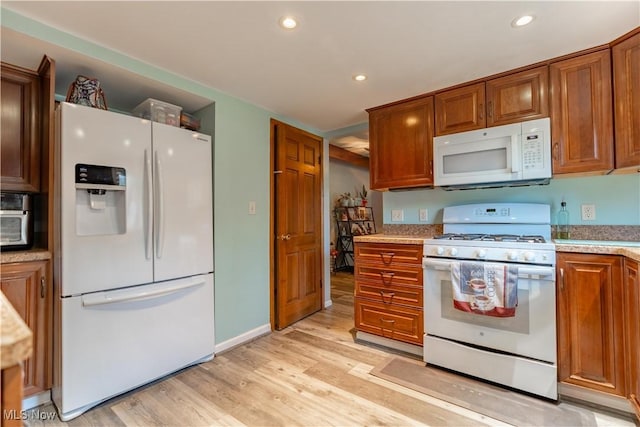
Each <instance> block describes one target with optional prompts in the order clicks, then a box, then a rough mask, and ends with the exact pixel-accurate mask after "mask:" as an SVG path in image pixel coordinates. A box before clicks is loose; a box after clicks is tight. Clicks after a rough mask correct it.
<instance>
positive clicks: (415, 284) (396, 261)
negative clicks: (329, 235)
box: [354, 242, 424, 346]
mask: <svg viewBox="0 0 640 427" xmlns="http://www.w3.org/2000/svg"><path fill="white" fill-rule="evenodd" d="M354 274H355V299H354V310H355V325H356V329H357V330H358V331H362V332H367V333H370V334H374V335H379V336H381V337H385V338H390V339H394V340H398V341H403V342H406V343H410V344H414V345H418V346H422V342H423V333H424V316H423V283H422V280H423V279H422V278H423V275H422V245H418V244H415V245H414V244H406V245H405V244H385V243H357V242H356V244H355V269H354Z"/></svg>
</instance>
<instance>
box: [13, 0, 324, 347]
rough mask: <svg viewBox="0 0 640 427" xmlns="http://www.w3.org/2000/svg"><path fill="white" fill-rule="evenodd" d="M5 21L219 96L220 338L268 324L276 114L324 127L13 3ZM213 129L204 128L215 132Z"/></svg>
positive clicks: (217, 280)
mask: <svg viewBox="0 0 640 427" xmlns="http://www.w3.org/2000/svg"><path fill="white" fill-rule="evenodd" d="M1 19H2V26H3V27H7V28H10V29H12V30H15V31H19V32H22V33H24V34H27V35H29V36H31V37H34V38H38V39H42V40H46V41H47V42H49V43H52V44H56V45H59V46H62V47H64V48H67V49H70V50H74V51H77V52H79V53H81V54H83V55H85V56H87V57H93V58H97V59H100V60H103V61H105V62H108V63H111V64H114V65H116V66H119V67H122V68H123V69H126V70H129V71H131V72H132V73H136V74H140V75H143V76H146V77H148V78H150V79H154V80H157V81H159V82H162V83H164V84H166V85H169V86H173V87H176V88H179V89H182V90H185V91H188V92H191V93H194V94H197V95H199V96H201V97H205V98H210V99H211V100H212V102H215V106H211V107H207V108H205V109H203V110H201V111H199V112H198V113H197V115H198V116H199V117H201V118H204V119H205V120H203V123H204V124H205V125H206V126H209V127H210V126H211V124H212V123H215V129H214V132H213V134H212V136H213V140H214V142H213V144H214V232H215V239H214V240H215V244H214V251H215V252H214V261H215V296H216V301H215V310H216V312H215V321H216V328H215V329H216V343H217V344H219V343H221V342H224V341H227V340H230V339H232V338H235V337H237V336H239V335H241V334H243V333H246V332H249V331H251V330H253V329H256V328H259V327H261V326H264V325H268V324H269V322H270V313H269V218H270V216H269V190H270V189H269V158H270V155H269V152H270V126H269V121H270V119H271V118H272V117H273V118H276V119H278V120H281V121H283V122H286V123H289V124H291V125H293V126H297V127H300V128H302V129H305V130H307V131H309V132H312V133H314V134H317V135H321V133H320V132H318V131H317V130H316V129H313V128H310V127H309V126H305V125H304V124H302V123H299V122H296V121H294V120H291V119H288V118H286V117H281V116H278V115H276V114H273V113H271V112H269V111H267V110H264V109H261V108H259V107H256V106H254V105H251V104H248V103H246V102H244V101H241V100H238V99H236V98H233V97H231V96H229V95H227V94H224V93H222V92H220V91H218V90H216V89H214V88H210V87H206V86H203V85H200V84H198V83H195V82H193V81H190V80H186V79H184V78H182V77H179V76H176V75H173V74H171V73H169V72H167V71H164V70H161V69H158V68H155V67H153V66H150V65H148V64H145V63H142V62H140V61H138V60H135V59H133V58H129V57H127V56H125V55H122V54H120V53H117V52H114V51H111V50H109V49H106V48H104V47H101V46H98V45H95V44H93V43H91V42H88V41H86V40H83V39H80V38H78V37H75V36H72V35H70V34H67V33H64V32H62V31H59V30H56V29H54V28H51V27H48V26H46V25H44V24H42V23H40V22H37V21H34V20H31V19H29V18H26V17H23V16H21V15H19V14H16V13H14V12H12V11H9V10H7V9H4V8H2V10H1ZM44 53H46V52H43V54H44ZM54 59H55V58H54ZM211 114H215V117H213V118H212V117H210V116H209V115H211ZM208 116H209V117H208ZM211 130H212V129H203V131H208V132H211ZM321 136H322V135H321ZM249 201H255V202H256V208H257V209H256V215H248V203H249ZM327 247H328V243H327ZM327 252H328V249H327Z"/></svg>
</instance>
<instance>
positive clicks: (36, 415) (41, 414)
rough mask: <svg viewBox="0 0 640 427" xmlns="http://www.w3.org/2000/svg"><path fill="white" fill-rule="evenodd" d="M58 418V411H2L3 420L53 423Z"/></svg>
mask: <svg viewBox="0 0 640 427" xmlns="http://www.w3.org/2000/svg"><path fill="white" fill-rule="evenodd" d="M56 416H57V414H56V411H41V410H39V409H33V410H31V411H18V410H17V409H4V410H3V411H2V418H3V419H5V420H22V421H36V420H37V421H52V420H55V418H56Z"/></svg>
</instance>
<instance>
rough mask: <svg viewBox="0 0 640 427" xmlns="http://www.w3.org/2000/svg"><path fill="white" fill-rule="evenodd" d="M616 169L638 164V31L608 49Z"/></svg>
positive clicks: (639, 69) (639, 100)
mask: <svg viewBox="0 0 640 427" xmlns="http://www.w3.org/2000/svg"><path fill="white" fill-rule="evenodd" d="M611 53H612V55H613V90H614V104H615V124H616V129H615V132H616V168H624V167H634V166H638V165H640V33H638V34H636V35H634V36H633V37H631V38H628V39H626V40H624V41H622V42H621V43H619V44H617V45H615V46H613V48H611Z"/></svg>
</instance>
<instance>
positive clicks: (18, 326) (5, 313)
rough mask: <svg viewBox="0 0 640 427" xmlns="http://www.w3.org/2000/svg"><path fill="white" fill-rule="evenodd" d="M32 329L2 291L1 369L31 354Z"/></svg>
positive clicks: (0, 302)
mask: <svg viewBox="0 0 640 427" xmlns="http://www.w3.org/2000/svg"><path fill="white" fill-rule="evenodd" d="M31 336H32V333H31V330H30V329H29V328H28V327H27V325H26V324H25V323H24V321H23V320H22V318H21V317H20V315H19V314H18V313H17V312H16V310H15V309H14V308H13V306H12V305H11V303H9V300H8V299H7V297H5V296H4V294H3V293H2V291H0V369H4V368H8V367H10V366H13V365H17V364H18V363H20V362H22V361H23V360H24V359H26V358H27V357H29V356H31V351H32V350H33V343H32V340H31Z"/></svg>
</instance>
